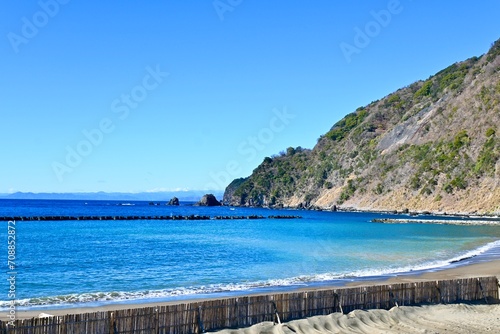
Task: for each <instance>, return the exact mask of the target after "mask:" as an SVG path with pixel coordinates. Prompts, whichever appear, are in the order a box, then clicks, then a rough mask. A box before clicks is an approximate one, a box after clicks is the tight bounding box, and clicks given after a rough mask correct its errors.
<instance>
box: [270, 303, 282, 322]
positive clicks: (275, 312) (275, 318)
mask: <svg viewBox="0 0 500 334" xmlns="http://www.w3.org/2000/svg"><path fill="white" fill-rule="evenodd" d="M271 303H272V304H273V308H274V318H273V326H274V325H276V323H278V324H279V325H281V320H280V315H279V313H278V308H277V307H276V303H275V302H274V301H271Z"/></svg>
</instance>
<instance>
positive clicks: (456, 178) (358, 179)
mask: <svg viewBox="0 0 500 334" xmlns="http://www.w3.org/2000/svg"><path fill="white" fill-rule="evenodd" d="M499 124H500V40H499V41H497V42H495V43H494V44H493V45H492V47H491V49H490V50H489V52H488V53H487V54H485V55H483V56H481V57H473V58H470V59H468V60H465V61H463V62H460V63H456V64H453V65H451V66H449V67H448V68H446V69H444V70H442V71H440V72H438V73H437V74H435V75H434V76H432V77H430V78H429V79H427V80H425V81H418V82H415V83H413V84H411V85H409V86H407V87H404V88H401V89H399V90H398V91H396V92H394V93H392V94H390V95H388V96H386V97H384V98H382V99H381V100H378V101H375V102H372V103H371V104H369V105H367V106H365V107H360V108H358V109H357V110H356V111H355V112H353V113H351V114H348V115H347V116H346V117H345V118H343V119H342V120H341V121H339V122H338V123H336V124H335V125H333V127H332V128H331V130H330V131H329V132H327V133H326V134H324V135H322V136H320V138H319V139H318V143H317V145H316V146H315V147H314V148H313V149H312V150H305V149H302V148H300V147H299V148H296V149H294V148H291V147H290V148H288V149H287V151H286V153H283V154H281V155H279V156H275V157H272V158H269V157H268V158H265V159H264V161H263V162H262V163H261V164H260V165H259V166H258V167H257V168H256V169H255V170H254V172H253V173H252V175H250V176H249V177H248V178H245V179H238V180H235V181H233V182H232V183H231V184H230V185H229V186H228V187H227V189H226V192H225V195H224V202H226V204H230V205H242V206H275V207H304V208H315V207H319V208H323V209H332V208H334V207H339V208H354V209H360V210H405V209H409V210H414V211H433V212H462V213H471V212H477V213H499V212H500V187H499V180H500V161H499V157H500V132H499V129H498V125H499Z"/></svg>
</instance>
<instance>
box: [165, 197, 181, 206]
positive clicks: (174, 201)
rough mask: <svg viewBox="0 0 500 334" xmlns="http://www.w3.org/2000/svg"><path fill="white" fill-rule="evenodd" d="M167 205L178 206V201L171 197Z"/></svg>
mask: <svg viewBox="0 0 500 334" xmlns="http://www.w3.org/2000/svg"><path fill="white" fill-rule="evenodd" d="M167 205H172V206H178V205H179V199H178V198H177V197H173V198H172V199H170V201H168V203H167Z"/></svg>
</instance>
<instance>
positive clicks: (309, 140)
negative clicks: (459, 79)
mask: <svg viewBox="0 0 500 334" xmlns="http://www.w3.org/2000/svg"><path fill="white" fill-rule="evenodd" d="M1 6H2V7H3V8H2V10H1V11H0V22H1V26H0V27H1V32H0V35H1V36H2V38H1V40H0V54H1V59H2V66H1V75H0V92H1V101H2V103H1V109H2V112H1V114H0V115H1V122H0V149H1V157H2V158H1V159H2V160H1V164H0V193H8V192H14V191H32V192H83V191H107V192H112V191H119V192H141V191H157V190H174V189H223V188H224V187H225V186H226V185H227V183H229V182H230V181H231V180H232V179H234V178H237V177H242V176H248V175H249V174H250V173H251V172H252V170H253V169H254V168H255V167H257V165H258V164H259V163H260V162H261V161H262V160H263V158H264V157H266V156H271V155H273V154H277V153H279V152H280V151H281V150H285V149H286V148H287V147H289V146H294V147H296V146H302V147H306V148H312V147H313V146H314V145H315V143H316V141H317V138H318V137H319V136H320V135H321V134H324V133H325V132H327V131H328V130H329V128H330V127H331V126H332V125H333V124H334V123H335V122H336V121H338V120H339V119H341V118H342V117H343V116H344V115H346V114H347V113H350V112H352V111H354V110H355V109H356V108H357V107H359V106H363V105H366V104H368V103H370V102H371V101H373V100H376V99H379V98H382V97H383V96H385V95H387V94H389V93H391V92H392V91H394V90H396V89H398V88H401V87H403V86H406V85H408V84H411V83H412V82H414V81H416V80H419V79H426V78H427V77H429V76H430V75H432V74H434V73H436V72H437V71H439V70H441V69H442V68H444V67H446V66H448V65H450V64H452V63H454V62H456V61H460V60H464V59H466V58H469V57H472V56H478V55H481V54H483V53H485V52H487V50H488V48H489V47H490V45H491V43H492V42H494V41H495V40H497V39H498V38H500V21H499V20H498V13H500V2H498V1H493V0H491V1H475V2H473V1H451V0H448V1H430V0H428V1H427V0H418V1H417V0H413V1H411V0H400V1H397V0H390V1H370V2H368V1H366V2H361V1H326V0H319V1H313V2H306V1H290V0H288V1H282V0H277V1H249V0H221V1H212V0H207V1H201V0H200V1H159V0H158V1H147V2H138V1H120V2H118V1H106V2H98V1H75V0H71V1H69V0H41V1H39V2H37V1H8V2H4V3H3V4H2V5H1Z"/></svg>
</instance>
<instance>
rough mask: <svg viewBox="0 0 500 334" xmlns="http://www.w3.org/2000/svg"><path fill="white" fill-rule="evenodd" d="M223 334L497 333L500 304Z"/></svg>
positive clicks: (362, 314) (343, 317) (333, 317)
mask: <svg viewBox="0 0 500 334" xmlns="http://www.w3.org/2000/svg"><path fill="white" fill-rule="evenodd" d="M218 333H226V334H230V333H233V334H243V333H244V334H258V333H276V334H279V333H308V334H309V333H363V334H365V333H366V334H379V333H380V334H382V333H384V334H385V333H412V334H413V333H457V334H479V333H500V305H498V304H497V305H465V304H454V305H425V306H401V307H395V308H392V309H391V310H389V311H386V310H368V311H362V310H356V311H353V312H351V313H349V314H340V313H333V314H330V315H327V316H317V317H311V318H308V319H302V320H294V321H290V322H289V323H286V324H281V325H273V323H272V322H264V323H260V324H257V325H254V326H252V327H249V328H246V329H239V330H223V331H219V332H218Z"/></svg>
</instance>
